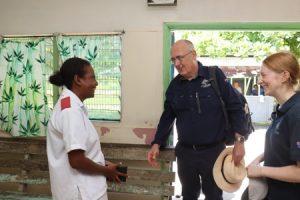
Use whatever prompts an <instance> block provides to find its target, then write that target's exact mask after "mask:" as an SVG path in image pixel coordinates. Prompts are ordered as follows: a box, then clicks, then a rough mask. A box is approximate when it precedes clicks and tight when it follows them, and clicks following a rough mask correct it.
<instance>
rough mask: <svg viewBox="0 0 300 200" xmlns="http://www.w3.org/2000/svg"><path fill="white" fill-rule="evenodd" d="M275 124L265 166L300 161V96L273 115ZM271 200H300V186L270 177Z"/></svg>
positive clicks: (269, 132)
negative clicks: (285, 199)
mask: <svg viewBox="0 0 300 200" xmlns="http://www.w3.org/2000/svg"><path fill="white" fill-rule="evenodd" d="M272 120H273V122H272V124H271V126H270V127H269V128H268V130H267V133H266V140H265V151H264V158H265V161H264V165H265V166H271V167H282V166H287V165H296V164H297V161H300V93H296V94H295V95H294V96H292V97H291V98H290V99H289V100H288V101H286V102H285V103H284V104H283V105H282V107H281V108H279V107H278V106H277V109H276V111H275V112H273V113H272ZM268 185H269V195H270V197H271V199H284V198H287V199H291V200H293V199H300V183H287V182H283V181H278V180H274V179H270V178H268Z"/></svg>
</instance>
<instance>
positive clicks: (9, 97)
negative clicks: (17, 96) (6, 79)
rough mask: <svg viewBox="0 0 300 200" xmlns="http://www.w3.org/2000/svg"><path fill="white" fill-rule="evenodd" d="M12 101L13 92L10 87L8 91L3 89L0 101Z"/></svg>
mask: <svg viewBox="0 0 300 200" xmlns="http://www.w3.org/2000/svg"><path fill="white" fill-rule="evenodd" d="M13 101H14V93H13V90H12V87H10V88H9V91H8V92H7V91H6V90H4V92H3V96H2V102H6V103H12V102H13Z"/></svg>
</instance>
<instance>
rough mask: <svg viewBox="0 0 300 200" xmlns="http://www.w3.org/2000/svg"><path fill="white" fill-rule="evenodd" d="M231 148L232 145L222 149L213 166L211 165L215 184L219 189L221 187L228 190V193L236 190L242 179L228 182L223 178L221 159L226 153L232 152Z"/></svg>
mask: <svg viewBox="0 0 300 200" xmlns="http://www.w3.org/2000/svg"><path fill="white" fill-rule="evenodd" d="M232 150H233V148H232V147H230V148H226V149H224V150H223V151H222V152H221V153H220V155H219V156H218V158H217V160H216V162H215V164H214V167H213V177H214V179H215V182H216V184H217V186H218V187H219V188H220V189H222V190H223V191H225V192H230V193H231V192H235V191H237V190H238V189H239V188H240V187H241V185H242V181H241V182H239V183H228V182H227V181H226V180H225V178H224V177H223V175H222V172H221V170H222V169H221V168H222V163H223V159H224V158H225V157H226V156H227V155H230V154H232Z"/></svg>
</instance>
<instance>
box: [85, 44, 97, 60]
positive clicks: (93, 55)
mask: <svg viewBox="0 0 300 200" xmlns="http://www.w3.org/2000/svg"><path fill="white" fill-rule="evenodd" d="M97 49H98V48H97V46H95V47H94V52H91V51H90V50H89V49H88V54H87V56H85V58H86V59H87V60H88V61H90V62H91V63H93V62H94V60H95V59H96V58H97V55H98V53H97Z"/></svg>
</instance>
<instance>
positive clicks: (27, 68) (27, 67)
mask: <svg viewBox="0 0 300 200" xmlns="http://www.w3.org/2000/svg"><path fill="white" fill-rule="evenodd" d="M23 73H24V74H25V75H26V74H31V73H32V64H31V63H30V61H29V60H27V62H26V65H23Z"/></svg>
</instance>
